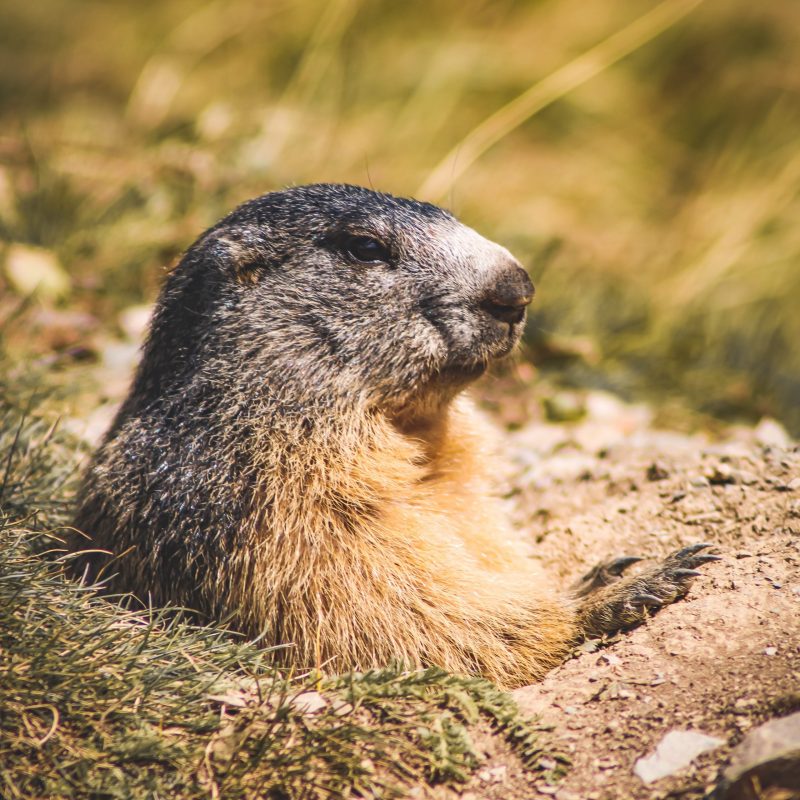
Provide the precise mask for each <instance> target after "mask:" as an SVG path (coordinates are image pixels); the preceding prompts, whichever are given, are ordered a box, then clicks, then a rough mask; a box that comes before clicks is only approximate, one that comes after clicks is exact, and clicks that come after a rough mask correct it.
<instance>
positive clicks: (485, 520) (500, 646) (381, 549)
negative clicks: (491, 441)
mask: <svg viewBox="0 0 800 800" xmlns="http://www.w3.org/2000/svg"><path fill="white" fill-rule="evenodd" d="M480 428H481V423H480V421H479V420H478V419H477V417H476V415H475V413H474V412H473V411H472V410H471V409H470V407H469V406H468V404H467V403H466V402H460V403H459V404H458V405H457V406H456V407H452V408H451V409H450V410H449V411H448V412H447V417H443V418H442V419H441V420H439V421H438V422H437V423H436V424H435V425H433V426H429V427H428V428H427V429H426V430H424V431H419V432H417V433H420V434H422V436H424V438H421V437H420V438H415V437H414V436H411V435H409V434H408V433H404V432H401V431H400V430H398V429H397V427H396V426H395V425H393V424H392V423H391V422H389V421H388V420H387V419H385V418H383V417H380V416H375V417H373V418H372V419H370V420H368V421H367V423H366V425H364V424H361V425H359V426H358V429H357V430H348V429H347V427H346V426H342V427H341V428H340V429H338V430H336V431H335V432H322V433H319V434H318V435H317V436H310V437H309V439H308V441H307V442H304V443H301V444H297V443H294V445H293V446H289V447H287V448H286V449H284V450H283V452H281V453H276V452H275V447H274V442H272V443H271V446H270V447H265V448H264V452H265V453H266V454H267V457H266V462H267V463H264V464H263V465H261V469H262V470H263V471H262V474H261V476H260V479H259V481H258V489H257V491H256V492H255V495H254V497H253V499H252V514H251V516H250V518H249V519H248V520H246V521H245V523H244V525H245V530H244V532H245V536H246V541H247V542H248V545H247V546H245V547H242V548H238V549H237V551H236V552H234V553H232V554H231V558H230V560H229V562H228V563H226V564H225V566H224V573H225V574H224V577H223V576H219V575H217V576H209V580H210V581H213V583H214V586H213V587H209V589H210V590H212V591H214V592H219V591H220V586H219V580H220V578H221V577H222V580H223V584H224V585H225V587H226V588H225V589H223V591H225V590H227V591H228V592H229V593H230V604H231V606H233V607H236V608H238V609H240V611H239V613H238V616H237V618H236V620H235V621H236V624H237V626H240V627H241V628H242V629H243V630H245V631H246V632H247V633H249V634H251V635H254V636H255V635H262V634H264V633H265V632H266V636H267V641H266V642H265V643H268V644H274V645H286V646H288V647H290V648H291V650H289V651H287V652H285V653H284V654H283V655H282V656H280V655H279V659H280V660H286V661H291V662H292V663H295V664H297V665H298V666H301V667H314V666H316V667H321V666H323V665H328V666H329V667H330V668H333V669H337V668H339V669H341V668H354V669H365V668H368V667H371V666H374V665H375V664H380V663H386V662H387V661H389V660H391V659H393V658H400V659H402V660H404V661H405V662H406V663H408V664H409V665H411V666H420V665H423V664H426V663H436V664H439V665H441V666H443V667H445V668H447V669H450V670H454V671H465V672H480V673H483V674H485V675H487V676H488V677H490V678H492V679H493V680H495V681H497V682H499V683H501V684H504V685H511V684H513V685H516V684H521V683H525V682H529V681H532V680H535V679H537V678H539V677H541V675H542V674H543V673H544V672H545V671H546V670H547V669H548V668H549V667H551V666H552V665H553V664H555V663H557V662H558V661H559V660H560V659H561V658H563V655H564V649H565V646H566V643H567V642H569V641H570V640H571V639H572V638H573V624H574V623H573V620H572V615H571V613H570V612H569V610H568V609H566V608H565V607H564V603H563V600H561V599H560V598H558V597H556V596H555V594H554V593H553V592H552V590H551V589H550V588H549V587H548V586H547V585H546V582H545V580H544V577H543V576H542V575H541V574H540V572H539V570H538V568H537V567H536V565H535V564H534V563H533V562H532V561H531V560H530V559H529V558H527V557H526V554H525V551H524V548H523V547H522V546H521V544H520V543H519V541H518V540H516V539H515V537H514V535H513V533H512V532H511V531H510V529H508V527H507V526H506V523H505V513H504V510H503V509H502V508H500V507H499V506H500V503H499V501H498V500H496V499H495V498H493V497H491V495H490V493H489V491H488V481H487V479H486V477H485V470H486V468H487V466H488V463H489V462H488V459H489V457H490V454H489V452H488V450H489V448H488V447H487V443H488V439H487V436H486V433H485V432H483V431H481V430H480ZM453 432H456V433H457V435H456V433H453ZM267 435H268V434H267ZM253 446H254V448H256V451H257V449H258V447H259V443H258V441H256V442H254V445H253Z"/></svg>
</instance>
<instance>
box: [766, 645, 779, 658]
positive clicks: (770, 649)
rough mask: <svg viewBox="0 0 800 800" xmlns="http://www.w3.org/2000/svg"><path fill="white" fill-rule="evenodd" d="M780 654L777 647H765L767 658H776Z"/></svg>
mask: <svg viewBox="0 0 800 800" xmlns="http://www.w3.org/2000/svg"><path fill="white" fill-rule="evenodd" d="M777 652H778V648H777V647H765V648H764V655H765V656H774V655H775V654H776V653H777Z"/></svg>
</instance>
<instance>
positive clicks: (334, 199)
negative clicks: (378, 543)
mask: <svg viewBox="0 0 800 800" xmlns="http://www.w3.org/2000/svg"><path fill="white" fill-rule="evenodd" d="M532 296H533V286H532V284H531V282H530V280H529V278H528V275H527V274H526V272H525V271H524V270H523V269H522V268H521V267H520V265H519V263H518V262H517V261H516V260H515V259H514V258H513V257H512V256H511V254H510V253H509V252H508V251H507V250H506V249H505V248H503V247H501V246H500V245H497V244H494V243H493V242H490V241H488V240H487V239H484V238H483V237H482V236H480V235H479V234H477V233H476V232H475V231H473V230H472V229H470V228H468V227H466V226H465V225H462V224H461V223H460V222H458V221H457V220H456V219H455V218H454V217H453V216H452V215H451V214H449V213H448V212H446V211H444V210H442V209H441V208H438V207H436V206H433V205H430V204H427V203H420V202H417V201H414V200H406V199H401V198H397V197H393V196H391V195H388V194H382V193H379V192H374V191H370V190H368V189H363V188H360V187H356V186H347V185H333V184H316V185H311V186H301V187H297V188H292V189H287V190H285V191H280V192H274V193H271V194H267V195H264V196H262V197H259V198H256V199H255V200H251V201H250V202H248V203H245V204H244V205H242V206H240V207H239V208H237V209H236V210H235V211H233V212H232V213H231V214H230V215H229V216H227V217H226V218H225V219H223V220H222V221H221V222H220V223H218V224H217V225H216V226H215V227H214V228H212V229H211V230H210V231H208V232H206V233H205V234H204V235H203V236H202V237H201V238H200V239H199V240H198V241H197V242H196V243H195V244H194V245H193V246H192V247H191V248H190V249H189V251H188V252H187V254H186V255H185V257H184V258H183V260H182V262H181V263H180V264H179V265H178V267H177V268H176V269H175V270H174V271H173V272H172V274H171V275H170V276H169V278H168V280H167V283H166V285H165V287H164V290H163V292H162V295H161V299H160V302H159V306H158V310H157V313H156V316H155V318H154V322H153V326H152V330H151V336H150V339H149V341H148V345H147V348H146V351H145V363H144V364H143V369H142V371H141V372H140V377H141V376H142V375H143V373H147V372H148V366H147V363H146V362H147V359H148V358H149V359H151V360H157V365H155V364H154V365H151V366H150V368H149V371H150V372H152V371H153V368H156V371H157V372H158V373H159V376H160V377H159V379H158V381H156V382H155V383H153V382H151V383H150V389H151V390H155V391H159V392H161V391H179V392H180V391H182V387H183V386H184V385H185V384H186V382H187V380H188V381H193V380H204V379H207V380H213V381H216V382H217V384H219V383H220V382H221V381H224V379H225V376H226V374H227V375H229V376H230V377H231V378H233V379H234V380H235V381H236V382H237V386H236V389H237V391H243V390H245V389H246V388H247V387H249V388H250V389H251V390H258V389H259V388H262V389H264V391H265V392H267V393H268V394H269V396H270V397H272V398H275V399H277V400H278V402H279V403H284V404H287V405H292V404H296V405H297V406H298V407H303V406H306V405H308V404H311V403H315V402H322V403H325V404H326V405H330V404H334V405H340V404H342V403H344V404H359V405H361V406H370V407H376V408H380V409H383V410H387V411H389V412H390V413H395V414H399V415H400V414H403V413H405V411H406V410H408V409H411V408H412V407H417V406H418V407H419V408H420V409H421V408H423V407H431V403H432V402H433V403H434V404H435V403H436V402H441V400H442V399H444V400H446V399H449V398H450V397H452V396H453V394H455V393H456V392H457V391H458V390H459V389H460V388H462V387H463V386H464V385H465V384H466V383H468V382H469V381H471V380H473V379H475V378H477V377H478V376H479V375H480V374H481V373H482V372H483V371H484V370H485V368H486V366H487V364H488V363H489V362H490V361H491V360H492V359H493V358H497V357H500V356H504V355H506V354H507V353H508V352H509V351H510V350H511V349H512V348H513V347H514V345H515V344H516V343H517V341H518V339H519V337H520V334H521V332H522V328H523V325H524V319H525V309H526V307H527V305H528V303H529V302H530V301H531V298H532ZM151 377H152V375H151ZM151 399H152V398H151Z"/></svg>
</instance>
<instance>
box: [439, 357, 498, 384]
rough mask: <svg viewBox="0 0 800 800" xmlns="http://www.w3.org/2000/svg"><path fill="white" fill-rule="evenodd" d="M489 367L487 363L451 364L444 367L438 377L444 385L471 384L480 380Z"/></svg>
mask: <svg viewBox="0 0 800 800" xmlns="http://www.w3.org/2000/svg"><path fill="white" fill-rule="evenodd" d="M488 366H489V365H488V364H487V363H486V362H485V361H470V362H463V363H450V364H446V365H445V366H443V367H442V368H441V369H440V370H439V372H438V375H439V378H440V380H441V381H442V383H456V382H457V383H469V382H471V381H474V380H477V379H478V378H480V376H481V375H483V373H484V372H486V370H487V368H488Z"/></svg>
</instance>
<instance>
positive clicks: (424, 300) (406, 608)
mask: <svg viewBox="0 0 800 800" xmlns="http://www.w3.org/2000/svg"><path fill="white" fill-rule="evenodd" d="M532 296H533V286H532V285H531V283H530V280H529V279H528V276H527V275H526V273H525V271H524V270H523V269H522V268H521V267H520V266H519V264H518V263H517V262H516V260H515V259H514V258H513V257H512V256H511V255H510V254H509V252H508V251H507V250H505V249H504V248H503V247H500V246H499V245H497V244H494V243H493V242H490V241H488V240H486V239H484V238H483V237H482V236H479V235H478V234H477V233H475V232H474V231H473V230H471V229H469V228H467V227H466V226H464V225H462V224H461V223H459V222H458V221H457V220H456V219H455V218H454V217H453V216H451V215H450V214H448V213H447V212H445V211H443V210H442V209H440V208H437V207H435V206H432V205H428V204H425V203H418V202H415V201H413V200H404V199H399V198H395V197H392V196H390V195H386V194H380V193H377V192H372V191H369V190H367V189H361V188H357V187H352V186H341V185H315V186H307V187H298V188H294V189H289V190H286V191H283V192H276V193H273V194H268V195H265V196H263V197H260V198H257V199H255V200H252V201H250V202H248V203H245V204H244V205H242V206H240V207H239V208H238V209H236V210H235V211H234V212H233V213H231V214H230V215H229V216H228V217H226V218H225V219H223V220H222V221H221V222H220V223H219V224H218V225H216V226H215V227H213V228H212V229H211V230H209V231H207V232H206V233H205V234H204V235H203V236H201V238H200V239H199V240H198V241H197V242H196V243H195V244H194V245H192V247H190V248H189V250H188V251H187V253H186V254H185V256H184V258H183V260H182V261H181V263H180V264H179V265H178V266H177V267H176V269H175V270H174V271H173V272H172V273H171V274H170V275H169V276H168V278H167V280H166V283H165V285H164V288H163V290H162V292H161V295H160V297H159V300H158V303H157V307H156V311H155V314H154V317H153V320H152V323H151V328H150V333H149V336H148V339H147V342H146V344H145V347H144V351H143V356H142V361H141V364H140V366H139V369H138V372H137V374H136V377H135V379H134V383H133V386H132V388H131V391H130V394H129V395H128V398H127V399H126V401H125V403H124V404H123V406H122V408H121V409H120V411H119V414H118V415H117V417H116V419H115V421H114V423H113V425H112V427H111V430H110V431H109V432H108V434H107V436H106V438H105V440H104V442H103V444H102V445H101V447H100V448H99V450H98V452H97V453H96V455H95V457H94V459H93V461H92V463H91V465H90V467H89V469H88V470H87V472H86V475H85V479H84V483H83V487H82V490H81V493H80V496H79V499H78V514H77V518H76V521H75V525H76V527H77V528H78V529H79V530H82V531H85V532H86V533H87V534H88V535H89V536H90V537H91V538H92V540H93V541H92V547H93V548H105V549H106V550H108V551H109V552H110V553H111V554H113V555H114V558H113V559H112V560H111V561H110V563H106V562H107V561H108V559H105V560H104V559H103V558H101V557H100V555H99V554H98V553H97V552H95V553H93V554H87V555H85V556H84V558H83V561H82V562H79V563H82V564H83V569H84V571H85V572H86V574H87V575H88V576H89V577H90V578H97V577H98V576H101V577H105V578H108V577H109V576H110V575H113V578H112V579H111V581H110V584H109V585H110V586H111V587H112V588H113V589H114V590H126V591H130V592H133V593H135V594H136V595H138V596H139V597H140V598H142V600H144V601H149V602H153V603H156V604H176V605H179V606H182V607H188V608H192V609H196V610H197V611H198V613H200V614H201V615H203V616H204V617H206V618H216V619H225V620H226V622H227V624H229V625H232V626H234V627H237V628H238V629H240V630H241V631H243V632H245V633H246V634H249V635H252V636H260V637H261V641H262V642H263V643H264V644H265V645H284V646H285V647H284V648H282V649H279V650H276V651H275V657H276V658H277V659H279V660H281V661H283V662H285V663H289V662H291V663H294V664H297V665H298V666H300V667H302V668H308V667H315V666H317V667H319V666H322V665H323V664H325V665H328V668H330V669H337V670H344V669H359V668H368V667H372V666H375V665H378V664H385V663H387V662H388V661H390V660H391V659H395V658H397V659H401V660H403V661H405V662H406V663H408V664H409V665H412V666H413V665H423V664H431V663H433V664H439V665H441V666H443V667H445V668H447V669H450V670H454V671H462V672H463V671H466V672H478V673H482V674H484V675H486V676H488V677H490V678H492V679H494V680H495V681H498V682H499V683H501V684H504V685H518V684H521V683H525V682H530V681H531V680H534V679H535V678H537V677H539V676H541V675H542V674H543V672H544V671H545V670H546V669H548V668H549V667H550V666H552V665H553V664H555V663H557V662H558V661H559V659H560V658H561V657H562V656H563V654H564V653H565V652H567V650H568V649H569V647H570V644H571V642H573V641H574V639H575V637H576V635H577V633H578V630H579V627H580V626H582V627H584V628H586V629H590V628H591V629H592V630H595V629H597V630H604V629H607V628H608V627H609V625H611V624H613V621H614V620H615V619H617V618H618V617H621V616H624V617H625V620H626V621H627V622H629V621H630V620H631V619H632V618H633V617H632V614H633V612H632V611H631V608H632V606H631V603H630V602H628V598H627V595H623V594H620V593H619V592H618V593H617V594H615V595H614V597H613V598H611V600H609V601H606V600H603V599H601V601H597V599H596V598H594V599H592V600H587V601H585V603H584V605H586V603H588V605H587V606H586V607H587V608H590V610H589V611H587V612H586V615H584V616H585V617H586V618H585V619H584V618H583V617H582V616H581V613H582V612H580V610H579V608H578V606H577V604H576V603H575V602H573V601H572V600H570V599H568V598H565V597H563V596H560V595H559V594H558V593H556V592H554V591H553V590H552V588H551V587H550V586H549V585H548V584H547V582H546V581H545V580H544V578H543V576H542V575H541V574H540V573H539V571H538V569H537V568H536V565H535V563H534V562H533V561H532V560H531V559H530V558H528V557H527V553H526V552H525V551H524V550H523V549H522V547H521V545H520V543H519V541H518V539H517V538H516V537H515V536H514V534H513V533H512V532H511V531H510V530H509V528H508V526H507V524H506V522H505V520H504V512H503V509H502V507H500V506H499V505H498V502H497V501H496V500H495V499H494V498H493V496H492V494H491V484H490V481H489V479H488V477H487V476H488V475H490V474H491V466H490V464H489V462H488V451H489V450H490V449H491V448H490V447H489V446H488V445H489V443H490V441H491V438H492V434H491V433H489V432H487V431H485V430H484V427H483V425H482V424H481V422H480V420H478V419H477V418H476V416H475V415H474V413H473V412H472V411H471V408H470V405H469V403H468V402H467V401H466V400H465V399H464V398H463V397H457V395H458V394H459V392H460V391H461V389H463V388H464V387H465V386H466V384H468V383H469V382H470V381H471V380H473V379H474V378H476V377H477V376H478V375H480V374H481V373H482V372H483V370H484V369H485V368H486V366H487V364H488V363H489V362H490V361H491V360H492V359H493V358H497V357H500V356H503V355H505V354H507V353H508V352H509V351H510V350H511V349H512V348H513V347H514V345H515V344H516V342H517V341H518V339H519V337H520V334H521V331H522V327H523V324H524V316H525V308H526V306H527V304H528V303H529V302H530V300H531V298H532ZM84 541H85V540H84ZM82 544H84V542H79V543H76V547H77V546H81V545H82ZM615 563H616V562H615ZM613 569H616V567H614V568H613ZM613 569H612V570H611V572H609V574H610V575H611V576H612V577H614V576H616V575H618V574H619V572H618V571H617V572H616V573H615V572H613ZM679 572H680V571H679ZM686 572H687V570H685V569H684V570H683V573H686ZM598 574H599V573H598ZM605 574H606V573H603V575H605ZM681 579H682V580H686V579H688V578H684V577H682V578H681ZM609 580H611V578H609ZM670 580H672V579H670ZM670 580H666V579H665V580H662V581H661V583H659V584H658V586H657V588H653V589H651V590H650V594H642V592H641V591H640V590H637V591H639V594H637V595H636V597H638V596H640V595H641V596H648V597H651V599H652V592H657V591H661V592H662V593H664V592H666V591H667V590H668V589H669V590H670V591H671V588H670V587H672V585H673V583H674V581H673V583H670ZM605 585H606V583H603V582H598V586H601V588H602V587H604V586H605ZM665 587H666V588H665ZM590 588H591V589H592V591H594V588H595V587H594V584H592V587H590ZM603 591H605V590H603ZM587 596H588V595H587ZM636 597H634V598H633V600H632V601H631V602H635V600H636ZM612 600H613V603H612V602H611V601H612ZM614 603H616V605H614ZM617 607H619V609H623V610H624V612H625V614H624V615H623V614H622V611H620V610H619V609H617ZM615 609H617V610H615ZM626 624H627V623H626Z"/></svg>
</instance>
